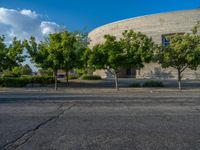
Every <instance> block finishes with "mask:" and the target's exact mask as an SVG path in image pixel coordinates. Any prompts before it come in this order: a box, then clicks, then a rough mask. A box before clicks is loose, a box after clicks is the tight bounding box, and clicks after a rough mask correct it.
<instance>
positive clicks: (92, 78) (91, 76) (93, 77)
mask: <svg viewBox="0 0 200 150" xmlns="http://www.w3.org/2000/svg"><path fill="white" fill-rule="evenodd" d="M82 79H83V80H101V77H100V76H97V75H83V76H82Z"/></svg>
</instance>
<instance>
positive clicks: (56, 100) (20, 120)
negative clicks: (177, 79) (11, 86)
mask: <svg viewBox="0 0 200 150" xmlns="http://www.w3.org/2000/svg"><path fill="white" fill-rule="evenodd" d="M83 91H84V90H83ZM83 91H82V92H77V93H76V94H75V93H73V92H71V93H70V92H69V91H68V92H57V93H53V92H51V93H49V92H47V91H46V92H45V91H26V92H24V91H20V90H19V91H17V92H14V91H7V92H1V93H0V149H2V150H3V149H5V150H14V149H16V150H168V149H169V150H199V149H200V93H199V92H192V91H185V92H176V91H152V90H150V91H148V90H146V91H144V92H141V91H138V92H131V91H126V90H124V91H121V92H119V93H117V92H114V91H110V92H105V91H104V92H102V93H101V91H98V92H97V91H91V90H87V91H85V92H83ZM103 93H104V94H103Z"/></svg>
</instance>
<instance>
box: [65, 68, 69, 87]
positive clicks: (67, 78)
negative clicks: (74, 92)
mask: <svg viewBox="0 0 200 150" xmlns="http://www.w3.org/2000/svg"><path fill="white" fill-rule="evenodd" d="M65 73H66V74H65V76H66V77H65V78H66V86H68V84H69V71H68V69H67V68H66V69H65Z"/></svg>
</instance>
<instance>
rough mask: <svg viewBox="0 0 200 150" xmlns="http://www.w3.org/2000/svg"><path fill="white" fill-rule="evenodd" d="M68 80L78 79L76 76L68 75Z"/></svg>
mask: <svg viewBox="0 0 200 150" xmlns="http://www.w3.org/2000/svg"><path fill="white" fill-rule="evenodd" d="M68 78H69V79H70V80H75V79H78V78H79V77H78V76H77V75H69V76H68Z"/></svg>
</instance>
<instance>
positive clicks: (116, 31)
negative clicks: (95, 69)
mask: <svg viewBox="0 0 200 150" xmlns="http://www.w3.org/2000/svg"><path fill="white" fill-rule="evenodd" d="M197 21H200V10H199V9H197V10H186V11H176V12H169V13H161V14H155V15H148V16H143V17H136V18H132V19H127V20H122V21H119V22H114V23H111V24H108V25H105V26H102V27H99V28H97V29H95V30H93V31H92V32H90V33H89V39H90V45H89V46H90V47H91V48H92V47H93V46H94V45H96V44H100V43H102V42H103V41H104V39H103V37H104V35H106V34H110V35H114V36H116V37H117V38H120V37H121V35H122V33H123V32H124V31H125V30H131V29H132V30H134V31H137V32H138V31H140V32H142V33H144V34H146V35H147V36H149V37H152V39H153V40H154V41H155V43H157V44H161V43H162V35H166V34H173V33H191V29H192V28H193V27H194V25H195V24H196V23H197ZM175 71H176V70H174V69H172V68H168V69H163V68H161V67H160V65H158V64H154V63H150V64H146V65H145V67H144V68H143V69H141V70H140V71H137V78H176V74H177V73H176V72H175ZM101 75H102V76H106V74H105V73H104V74H103V73H102V72H101ZM199 76H200V71H196V72H195V71H191V70H186V71H185V73H184V78H188V79H196V78H199Z"/></svg>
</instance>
